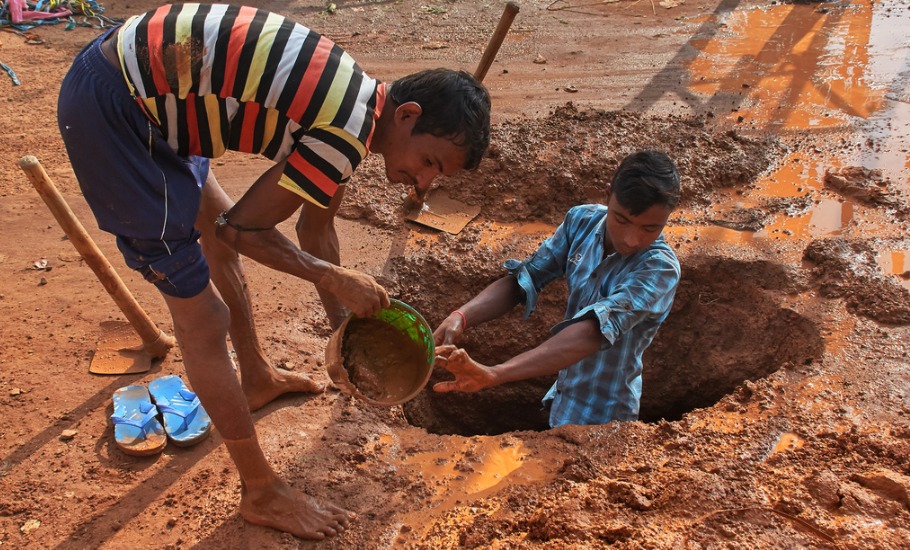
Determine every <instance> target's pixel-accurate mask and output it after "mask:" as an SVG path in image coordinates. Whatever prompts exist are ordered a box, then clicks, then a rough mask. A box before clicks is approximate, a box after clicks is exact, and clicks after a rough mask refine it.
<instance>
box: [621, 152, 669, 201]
mask: <svg viewBox="0 0 910 550" xmlns="http://www.w3.org/2000/svg"><path fill="white" fill-rule="evenodd" d="M610 193H611V194H612V195H613V196H615V197H616V200H617V201H619V204H621V205H622V206H623V208H626V209H628V210H629V213H630V214H632V215H633V216H638V215H640V214H641V213H642V212H644V211H645V210H647V209H648V208H651V207H652V206H654V205H660V206H664V207H666V208H668V209H669V210H673V209H674V208H676V205H677V204H679V171H678V170H677V169H676V165H675V164H674V163H673V161H672V160H671V159H670V157H669V156H667V154H666V153H662V152H660V151H639V152H637V153H632V154H631V155H629V156H627V157H626V158H624V159H622V162H620V163H619V168H617V169H616V173H614V174H613V183H612V184H611V187H610Z"/></svg>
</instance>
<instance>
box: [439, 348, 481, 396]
mask: <svg viewBox="0 0 910 550" xmlns="http://www.w3.org/2000/svg"><path fill="white" fill-rule="evenodd" d="M436 364H437V365H439V366H440V367H442V368H444V369H446V370H447V371H449V372H451V373H452V374H454V375H455V380H452V381H449V382H438V383H436V384H434V385H433V391H438V392H452V391H460V392H476V391H480V390H482V389H484V388H489V387H490V386H495V385H496V384H497V381H496V375H495V371H494V370H493V369H492V368H490V367H486V366H484V365H481V364H480V363H478V362H476V361H474V360H473V359H471V358H470V357H469V356H468V352H466V351H465V350H463V349H461V348H457V347H455V346H440V347H438V348H436Z"/></svg>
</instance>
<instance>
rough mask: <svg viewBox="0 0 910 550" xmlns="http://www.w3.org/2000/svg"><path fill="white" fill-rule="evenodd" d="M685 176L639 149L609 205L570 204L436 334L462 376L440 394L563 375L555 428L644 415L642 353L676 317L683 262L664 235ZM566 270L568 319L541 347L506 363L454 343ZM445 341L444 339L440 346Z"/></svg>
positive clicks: (530, 304) (617, 179) (445, 358)
mask: <svg viewBox="0 0 910 550" xmlns="http://www.w3.org/2000/svg"><path fill="white" fill-rule="evenodd" d="M679 196H680V188H679V173H678V171H677V169H676V166H675V165H674V163H673V161H672V160H670V158H669V157H668V156H667V155H665V154H664V153H660V152H656V151H642V152H638V153H634V154H632V155H629V156H628V157H626V158H625V159H623V161H622V162H621V163H620V165H619V167H618V168H617V169H616V173H615V174H614V176H613V180H612V183H611V185H610V187H609V188H608V189H607V193H606V206H604V205H601V204H586V205H582V206H576V207H574V208H572V209H571V210H569V212H568V214H567V215H566V218H565V220H564V221H563V223H562V224H561V225H560V226H559V227H558V228H557V229H556V232H555V233H554V234H553V235H552V236H551V237H550V238H549V239H547V240H546V241H545V242H544V243H543V244H542V245H541V246H540V248H539V249H538V250H537V252H536V253H534V254H533V255H532V256H531V257H530V258H528V259H527V260H525V261H523V262H519V261H516V260H508V261H507V262H506V263H505V267H506V269H507V270H508V274H507V275H505V276H504V277H502V278H501V279H499V280H497V281H495V282H493V283H492V284H490V285H489V286H488V287H487V288H485V289H484V290H483V291H481V292H480V294H478V295H477V296H476V297H474V298H472V299H471V300H470V301H469V302H468V303H466V304H464V305H463V306H461V307H460V308H458V309H457V310H455V311H454V312H452V313H451V314H450V315H449V316H448V317H447V318H446V319H445V320H444V321H443V322H442V324H440V325H439V327H438V328H437V329H436V331H435V334H434V336H435V340H436V343H437V344H438V345H440V347H439V348H438V349H437V354H438V355H439V357H437V359H436V364H437V365H440V366H442V367H444V368H445V369H447V370H448V371H449V372H451V373H452V374H454V375H455V379H454V380H452V381H445V382H439V383H437V384H435V385H434V387H433V389H434V390H435V391H439V392H451V391H461V392H476V391H479V390H482V389H484V388H489V387H491V386H496V385H498V384H504V383H506V382H515V381H518V380H525V379H528V378H534V377H538V376H545V375H552V374H557V373H558V378H557V380H556V383H555V384H554V385H553V387H552V388H551V389H550V391H549V392H547V394H546V396H545V397H544V403H545V404H550V426H551V427H556V426H561V425H564V424H603V423H607V422H611V421H613V420H619V421H627V420H637V419H638V406H639V400H640V398H641V372H642V362H641V357H642V353H643V352H644V350H645V348H647V347H648V345H649V344H650V343H651V340H652V339H653V338H654V335H655V334H656V333H657V329H658V328H659V327H660V325H661V323H662V322H663V321H664V319H666V318H667V315H668V314H669V313H670V307H671V306H672V304H673V297H674V295H675V293H676V287H677V284H678V283H679V276H680V270H679V262H678V260H677V259H676V255H675V254H674V253H673V250H672V249H671V247H670V245H668V244H667V242H666V241H665V240H664V238H663V235H662V231H663V228H664V226H665V225H666V223H667V219H668V218H669V216H670V213H671V212H672V211H673V209H674V208H676V205H677V204H678V202H679ZM562 276H565V277H566V282H567V285H568V290H569V298H568V304H567V306H566V313H565V320H564V321H563V322H561V323H560V324H558V325H556V327H554V329H553V332H554V334H553V336H552V337H550V338H549V339H548V340H546V341H545V342H543V343H542V344H541V345H539V346H538V347H536V348H534V349H531V350H529V351H526V352H524V353H521V354H520V355H517V356H515V357H513V358H511V359H509V360H507V361H505V362H503V363H501V364H499V365H490V366H487V365H482V364H480V363H477V362H476V361H474V360H473V359H471V357H470V356H469V355H468V353H467V351H465V350H464V349H460V348H457V347H456V346H454V345H452V344H455V343H457V342H458V340H459V339H460V337H461V336H462V334H463V333H464V331H465V330H467V329H468V328H471V327H476V326H478V325H480V324H483V323H485V322H487V321H490V320H492V319H496V318H498V317H500V316H502V315H504V314H505V313H507V312H509V311H510V310H511V309H512V308H513V307H514V306H515V305H517V304H520V303H521V304H524V312H525V319H527V318H528V316H529V315H530V314H531V313H532V312H533V311H534V309H535V307H536V305H537V298H538V295H539V293H540V292H541V290H542V289H543V288H544V287H545V286H546V285H547V284H548V283H550V282H552V281H554V280H556V279H557V278H559V277H562ZM443 344H444V345H443Z"/></svg>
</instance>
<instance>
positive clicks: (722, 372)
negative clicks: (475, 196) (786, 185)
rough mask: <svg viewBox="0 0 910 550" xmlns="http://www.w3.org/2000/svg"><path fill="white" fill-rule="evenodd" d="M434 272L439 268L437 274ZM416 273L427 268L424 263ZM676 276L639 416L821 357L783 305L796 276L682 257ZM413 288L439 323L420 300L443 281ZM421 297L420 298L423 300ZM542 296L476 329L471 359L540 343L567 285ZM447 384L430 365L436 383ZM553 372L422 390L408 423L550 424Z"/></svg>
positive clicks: (759, 265) (810, 329) (819, 346)
mask: <svg viewBox="0 0 910 550" xmlns="http://www.w3.org/2000/svg"><path fill="white" fill-rule="evenodd" d="M441 268H442V266H437V267H436V269H437V270H438V269H441ZM414 269H418V270H419V271H420V272H422V273H427V272H428V271H433V269H432V268H431V267H430V266H428V265H426V264H423V265H421V266H420V267H419V268H417V267H414ZM682 273H683V276H682V280H681V282H680V286H679V289H678V291H677V294H676V301H675V303H674V306H673V310H672V313H671V314H670V316H669V318H668V319H667V321H666V322H665V323H664V325H663V327H662V328H661V330H660V331H659V332H658V335H657V337H656V338H655V340H654V342H653V343H652V345H651V347H650V348H649V349H648V350H647V352H646V353H645V356H644V365H645V367H644V374H643V388H644V389H643V392H642V400H641V413H640V417H641V419H642V420H644V421H647V422H655V421H659V420H661V419H665V420H678V419H679V418H681V417H682V415H683V414H685V413H686V412H688V411H691V410H693V409H697V408H703V407H710V406H711V405H713V404H714V403H716V402H717V401H719V400H720V399H721V398H723V397H724V396H725V395H727V394H729V393H731V392H733V391H734V390H735V389H736V388H737V387H738V386H739V385H741V384H742V383H743V382H744V381H747V380H757V379H759V378H763V377H765V376H768V375H769V374H771V373H773V372H775V371H777V370H778V369H780V368H785V367H787V366H788V365H804V364H807V363H811V362H812V361H815V360H817V359H818V358H820V357H821V355H822V353H823V351H824V343H823V340H822V337H821V335H820V333H819V330H818V327H817V326H816V324H815V322H814V321H812V320H811V319H808V318H806V317H803V316H801V315H800V314H798V313H796V312H795V311H793V310H791V309H789V308H787V307H786V306H785V305H783V302H784V301H785V300H786V296H787V295H789V294H793V293H796V292H798V291H799V290H800V289H801V288H802V287H801V286H800V283H799V277H798V276H797V275H795V274H791V273H788V272H787V271H786V270H785V269H784V268H782V267H781V266H780V265H777V264H773V263H768V262H749V263H746V262H740V261H734V260H731V259H729V258H721V257H710V256H708V257H693V258H686V259H684V260H683V261H682ZM465 277H468V274H467V273H459V280H460V281H461V284H462V285H464V286H465V287H467V288H477V289H479V288H482V287H483V286H485V284H486V283H487V282H488V281H489V276H488V275H486V274H485V275H483V276H480V277H477V278H475V279H474V280H470V279H465ZM423 281H425V283H424V284H423V285H422V286H421V288H420V290H419V292H416V293H414V294H413V295H410V296H407V298H406V300H408V301H410V302H413V303H415V304H419V305H418V307H419V308H420V309H421V311H424V312H425V314H426V315H427V316H428V317H429V318H433V319H442V318H444V317H445V316H446V315H447V314H448V310H447V309H445V308H443V309H441V310H440V308H439V306H438V305H437V304H434V303H433V301H432V300H427V299H426V298H425V297H427V296H439V295H444V293H445V292H446V288H445V286H446V285H445V284H442V285H440V286H439V287H433V286H429V285H431V284H432V283H430V281H440V283H445V281H446V280H445V279H444V278H436V277H424V278H423ZM422 297H423V299H422ZM542 297H544V298H545V300H544V301H543V302H542V303H541V305H540V306H539V307H538V310H537V312H535V314H534V315H532V316H531V318H530V319H528V320H527V321H524V320H523V319H522V316H521V311H520V308H516V311H513V312H512V313H511V314H510V315H508V316H506V317H505V318H503V319H499V320H497V321H494V322H491V323H488V324H486V325H482V326H480V327H476V328H475V329H472V330H470V331H469V332H468V333H467V334H466V338H465V340H464V341H463V342H462V343H461V345H463V346H464V347H465V348H466V349H467V350H468V352H469V353H470V354H471V355H472V357H474V358H475V359H476V360H478V361H479V362H481V363H483V364H487V365H492V364H496V363H498V362H501V361H503V360H505V359H508V358H510V357H512V356H514V355H517V354H519V353H521V352H522V351H525V350H527V349H530V348H531V347H533V346H536V345H538V344H539V343H541V342H542V341H543V340H544V339H546V338H547V337H548V335H549V328H550V327H551V326H553V325H555V324H556V323H557V322H559V321H560V320H561V317H562V314H563V312H564V307H565V306H564V304H565V302H566V289H565V286H564V285H559V284H557V283H554V284H552V285H551V286H550V287H547V289H546V290H545V291H544V293H543V296H542ZM448 379H451V375H449V374H448V373H446V372H445V371H442V370H441V369H436V370H435V371H434V373H433V375H432V376H431V378H430V384H429V385H428V388H431V387H432V385H433V383H435V382H439V381H442V380H448ZM554 381H555V376H548V377H541V378H536V379H533V380H528V381H524V382H518V383H513V384H507V385H503V386H498V387H495V388H490V389H488V390H485V391H482V392H478V393H475V394H463V393H452V394H443V393H436V392H433V391H432V389H428V390H427V391H424V392H422V393H421V394H420V395H418V396H417V397H416V398H415V399H413V400H411V401H409V402H408V403H405V404H404V413H405V416H406V417H407V419H408V421H409V422H410V423H411V424H413V425H416V426H419V427H422V428H424V429H426V430H427V431H429V432H431V433H436V434H457V435H463V436H470V435H495V434H502V433H505V432H510V431H516V430H544V429H547V428H548V423H547V411H545V410H543V409H542V407H541V402H540V399H541V397H542V396H543V395H544V393H545V392H546V390H547V389H548V388H549V387H550V385H552V383H553V382H554Z"/></svg>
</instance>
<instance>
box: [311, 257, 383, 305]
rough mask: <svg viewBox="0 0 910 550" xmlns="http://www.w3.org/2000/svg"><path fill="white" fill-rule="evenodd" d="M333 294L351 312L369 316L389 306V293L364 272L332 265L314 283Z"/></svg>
mask: <svg viewBox="0 0 910 550" xmlns="http://www.w3.org/2000/svg"><path fill="white" fill-rule="evenodd" d="M316 286H318V287H320V288H322V289H324V290H327V291H329V292H331V293H332V294H334V295H335V297H336V298H338V300H339V301H340V302H341V303H342V304H343V305H344V306H345V307H346V308H348V309H349V310H351V312H353V313H354V314H355V315H357V316H359V317H369V316H371V315H374V314H376V313H379V310H381V309H383V308H386V307H389V303H390V302H389V294H388V293H387V292H386V291H385V289H384V288H382V287H381V286H379V283H377V282H376V280H375V279H373V278H372V277H370V276H369V275H367V274H365V273H360V272H359V271H354V270H353V269H346V268H344V267H339V266H336V265H333V266H332V268H331V269H330V270H329V271H327V272H326V274H325V275H323V277H322V279H320V281H319V283H318V284H317V285H316Z"/></svg>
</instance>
